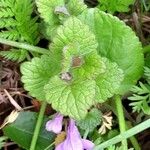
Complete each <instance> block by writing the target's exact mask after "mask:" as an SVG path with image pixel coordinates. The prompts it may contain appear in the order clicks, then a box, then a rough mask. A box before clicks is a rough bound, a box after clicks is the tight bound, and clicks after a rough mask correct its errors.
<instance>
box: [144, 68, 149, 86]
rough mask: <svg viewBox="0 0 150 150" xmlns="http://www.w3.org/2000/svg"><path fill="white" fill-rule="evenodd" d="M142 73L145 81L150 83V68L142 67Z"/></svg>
mask: <svg viewBox="0 0 150 150" xmlns="http://www.w3.org/2000/svg"><path fill="white" fill-rule="evenodd" d="M144 75H145V78H146V81H147V82H148V84H149V85H150V68H148V67H145V68H144Z"/></svg>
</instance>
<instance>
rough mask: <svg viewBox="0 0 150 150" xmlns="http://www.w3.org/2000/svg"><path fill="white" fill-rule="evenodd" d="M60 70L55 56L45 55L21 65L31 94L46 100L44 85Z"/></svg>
mask: <svg viewBox="0 0 150 150" xmlns="http://www.w3.org/2000/svg"><path fill="white" fill-rule="evenodd" d="M59 72H60V65H59V63H58V61H56V60H55V59H54V58H53V57H50V56H46V55H43V56H42V57H41V58H33V59H32V61H31V62H25V63H23V64H22V65H21V73H22V75H23V76H22V82H23V83H24V88H25V89H26V90H27V91H29V93H30V94H31V96H33V97H36V98H37V99H38V100H45V92H44V89H43V88H44V86H45V84H46V83H48V81H49V79H50V78H51V77H52V76H54V75H56V74H58V73H59Z"/></svg>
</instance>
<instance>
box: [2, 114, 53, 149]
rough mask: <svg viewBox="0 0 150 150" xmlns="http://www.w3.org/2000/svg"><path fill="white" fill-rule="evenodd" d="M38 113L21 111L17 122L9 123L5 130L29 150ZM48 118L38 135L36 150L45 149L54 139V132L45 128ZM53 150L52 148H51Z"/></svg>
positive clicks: (6, 133)
mask: <svg viewBox="0 0 150 150" xmlns="http://www.w3.org/2000/svg"><path fill="white" fill-rule="evenodd" d="M36 120H37V113H34V112H20V114H19V116H18V118H17V119H16V121H15V122H13V123H12V124H10V125H7V126H6V127H5V128H4V129H3V131H4V134H5V135H7V136H8V137H9V138H10V139H11V140H13V141H14V142H16V143H17V144H18V145H19V146H21V147H22V148H25V149H26V150H29V147H30V144H31V139H32V136H33V133H34V128H35V125H36ZM47 120H48V118H46V117H45V119H44V121H43V125H42V127H41V131H40V134H39V137H38V141H37V144H36V149H35V150H44V149H45V148H46V147H47V146H49V145H50V144H51V143H52V142H53V141H54V138H55V136H54V134H53V133H51V132H48V131H46V130H45V123H46V121H47ZM50 150H52V148H51V149H50Z"/></svg>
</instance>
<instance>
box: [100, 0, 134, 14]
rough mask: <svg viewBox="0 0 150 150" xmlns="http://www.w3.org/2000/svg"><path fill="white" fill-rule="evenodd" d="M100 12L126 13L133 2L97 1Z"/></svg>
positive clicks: (124, 0)
mask: <svg viewBox="0 0 150 150" xmlns="http://www.w3.org/2000/svg"><path fill="white" fill-rule="evenodd" d="M98 1H99V3H100V5H99V6H98V7H99V8H100V10H103V11H107V12H109V13H112V14H113V13H114V12H116V11H117V12H128V11H129V6H130V5H132V4H134V2H135V0H98Z"/></svg>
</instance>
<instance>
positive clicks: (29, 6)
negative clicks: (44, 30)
mask: <svg viewBox="0 0 150 150" xmlns="http://www.w3.org/2000/svg"><path fill="white" fill-rule="evenodd" d="M0 3H1V4H0V14H1V15H0V20H1V21H0V28H1V29H2V31H1V32H0V37H3V38H8V39H10V40H18V41H23V42H24V41H25V42H28V43H30V44H34V45H36V44H37V43H38V41H39V35H38V34H39V33H38V24H37V23H36V21H37V17H32V13H33V9H34V7H33V1H32V0H23V1H20V0H12V1H10V0H5V1H4V0H3V1H2V0H1V1H0Z"/></svg>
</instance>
